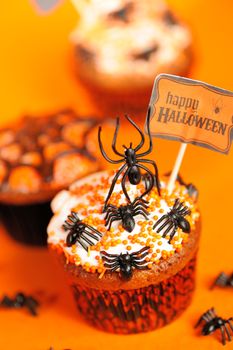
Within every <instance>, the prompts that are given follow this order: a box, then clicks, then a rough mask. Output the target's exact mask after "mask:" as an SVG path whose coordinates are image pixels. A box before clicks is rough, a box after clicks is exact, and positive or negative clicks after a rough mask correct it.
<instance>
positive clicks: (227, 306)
mask: <svg viewBox="0 0 233 350" xmlns="http://www.w3.org/2000/svg"><path fill="white" fill-rule="evenodd" d="M169 2H170V3H171V4H172V5H173V6H174V9H176V11H177V12H178V13H179V14H180V15H181V16H182V17H183V18H184V19H185V20H186V21H187V22H188V23H189V24H190V26H191V27H192V29H193V33H194V37H195V40H196V49H195V56H196V63H195V65H194V68H193V74H192V77H193V78H196V79H200V80H203V81H206V82H208V83H210V84H213V85H217V86H220V87H223V88H226V89H229V90H233V81H232V62H233V46H232V36H233V27H232V11H233V5H232V4H231V5H230V3H231V2H230V1H229V0H222V1H221V2H219V1H217V0H206V1H202V0H190V1H183V0H179V1H178V0H170V1H169ZM0 13H1V20H0V32H1V55H0V77H1V83H0V95H1V115H0V122H1V125H3V124H4V123H6V122H8V121H9V120H13V119H14V118H16V117H17V116H19V115H20V114H21V113H24V112H30V113H33V112H35V113H38V112H43V111H46V112H47V111H48V110H54V109H57V108H63V107H65V106H74V107H76V108H77V109H78V110H80V111H81V112H83V113H88V112H90V111H94V110H95V108H94V106H92V105H91V103H90V100H89V98H88V95H87V94H86V92H85V91H84V90H83V88H81V87H80V86H78V85H77V83H76V81H75V79H74V77H73V76H72V73H71V70H70V69H69V60H68V46H69V45H68V42H67V37H68V34H69V32H70V31H71V30H72V28H73V27H74V26H75V23H76V14H75V12H74V10H73V9H72V6H71V4H70V3H69V2H68V1H67V2H66V3H65V4H64V5H62V6H61V7H59V8H58V9H57V10H56V12H54V13H53V14H51V15H50V16H43V17H39V16H37V15H36V14H35V13H34V12H33V9H32V8H31V7H30V5H29V3H28V1H26V0H24V1H13V2H10V1H1V12H0ZM154 145H155V152H154V158H155V159H156V161H157V163H158V165H159V168H160V171H161V173H163V172H166V171H169V170H170V169H171V167H172V165H173V162H174V159H175V156H176V154H177V150H178V148H179V144H178V143H176V142H168V141H164V140H157V139H156V140H155V142H154ZM232 159H233V152H231V153H230V155H229V156H224V155H221V154H218V153H215V152H211V151H208V150H206V149H204V148H198V147H194V146H191V145H190V146H188V150H187V154H186V156H185V159H184V163H183V165H182V174H183V176H184V178H185V179H186V180H187V181H192V182H193V183H195V184H196V185H197V186H198V188H199V190H200V200H199V203H200V209H201V212H202V216H203V232H202V239H201V247H200V254H199V263H198V278H197V290H196V294H195V297H194V300H193V303H192V306H191V307H190V308H189V309H188V310H187V311H186V312H185V313H184V314H183V315H182V317H181V318H180V319H179V320H178V321H176V322H174V323H173V324H171V325H169V326H167V327H165V328H163V329H161V330H158V331H155V332H151V333H148V334H141V335H133V336H119V335H118V336H117V335H111V334H105V333H102V332H100V331H97V330H95V329H93V328H92V327H90V326H89V325H87V324H86V323H85V322H83V321H82V319H81V318H80V317H79V315H78V312H77V311H76V308H75V304H74V302H73V299H72V296H71V293H70V291H69V289H68V288H67V286H66V283H65V279H64V275H63V273H62V270H61V269H60V270H59V269H56V268H55V267H56V266H54V264H53V262H52V261H51V258H50V256H49V254H48V252H47V251H46V250H43V249H29V248H25V247H23V246H21V245H18V244H16V243H14V242H13V241H12V240H11V239H10V238H9V237H8V236H7V234H6V233H5V232H4V230H3V229H1V232H0V249H1V250H0V294H2V293H5V292H7V293H14V292H16V291H17V290H23V291H25V292H30V293H31V292H32V293H33V292H35V291H39V290H42V291H44V292H45V301H44V303H43V305H42V307H41V308H40V316H39V317H38V318H35V319H34V318H32V317H31V316H29V315H28V314H27V313H26V312H25V313H24V312H23V311H17V310H16V311H14V310H12V311H11V310H7V311H5V310H0V349H1V350H2V349H4V350H13V349H22V350H47V349H49V347H50V346H53V347H54V349H55V350H61V349H64V348H66V349H68V348H69V349H72V350H78V349H83V350H91V349H95V350H102V349H108V348H111V349H113V350H124V349H131V348H132V349H135V348H137V349H140V350H141V349H156V350H161V349H173V348H175V349H185V350H186V349H189V350H191V349H195V350H196V349H205V350H206V349H207V350H212V349H222V345H221V344H220V343H219V342H218V340H216V338H215V336H214V335H213V336H209V337H200V336H197V334H196V332H195V331H194V329H193V324H194V323H195V321H196V319H197V318H198V317H199V315H200V314H201V313H202V312H204V311H206V310H207V309H208V308H209V307H211V306H212V305H214V306H215V307H216V309H217V311H218V312H219V314H220V315H222V316H225V317H230V316H233V304H232V290H219V289H216V290H214V291H212V292H210V291H209V290H208V285H209V284H210V283H211V281H212V279H213V278H214V277H215V275H216V274H217V273H218V272H220V271H221V270H224V271H226V272H231V271H232V243H233V239H232V232H231V229H232V196H233V188H232ZM54 295H57V296H58V297H57V298H51V297H53V296H54ZM49 299H52V300H50V301H49ZM226 348H227V349H232V348H233V342H232V343H228V344H227V347H226Z"/></svg>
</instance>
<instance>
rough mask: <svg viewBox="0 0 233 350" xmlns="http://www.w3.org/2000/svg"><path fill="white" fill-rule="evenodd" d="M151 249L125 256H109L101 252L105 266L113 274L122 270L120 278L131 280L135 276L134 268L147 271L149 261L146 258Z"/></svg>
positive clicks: (143, 249) (146, 248)
mask: <svg viewBox="0 0 233 350" xmlns="http://www.w3.org/2000/svg"><path fill="white" fill-rule="evenodd" d="M149 249H150V247H144V248H142V249H140V250H139V251H137V252H134V253H131V254H129V253H128V252H127V253H125V254H123V253H121V254H119V255H117V254H109V253H107V252H105V251H102V252H100V253H101V255H102V260H103V261H104V266H105V267H106V268H107V269H109V270H110V271H111V272H114V271H116V270H120V276H121V278H122V279H125V280H129V279H131V278H132V276H133V267H134V268H135V269H138V270H145V269H147V261H145V259H144V258H145V257H146V256H147V254H148V251H149Z"/></svg>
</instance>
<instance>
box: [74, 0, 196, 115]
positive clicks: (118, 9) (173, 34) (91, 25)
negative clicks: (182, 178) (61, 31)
mask: <svg viewBox="0 0 233 350" xmlns="http://www.w3.org/2000/svg"><path fill="white" fill-rule="evenodd" d="M78 6H79V7H80V11H79V12H80V18H79V22H78V24H77V27H76V29H75V30H74V31H73V33H72V35H71V40H72V43H73V45H74V52H75V53H74V57H75V67H76V68H75V69H76V72H77V76H78V77H79V79H81V80H82V81H83V82H84V83H85V84H86V85H87V86H88V88H89V89H90V91H91V92H92V95H93V96H94V97H97V99H96V101H98V103H101V107H103V108H104V110H107V111H108V112H109V113H111V112H112V110H113V107H114V113H116V111H118V110H119V111H122V110H123V111H125V112H127V113H129V112H131V111H133V112H141V111H142V112H145V108H146V105H147V103H148V100H149V97H150V92H151V88H152V85H153V78H154V77H155V76H156V75H158V74H160V73H170V74H175V75H185V74H186V73H187V71H188V69H189V67H190V63H191V56H192V55H191V44H192V38H191V34H190V31H189V29H188V28H187V26H186V25H184V24H183V23H182V22H181V21H180V20H179V19H178V18H177V16H175V15H174V14H173V13H172V12H171V10H170V9H169V7H168V6H167V5H166V4H165V3H164V2H163V1H161V0H156V1H154V0H146V1H139V0H124V1H123V0H108V1H102V0H101V1H100V0H91V1H85V0H82V1H79V3H78ZM135 102H136V103H135Z"/></svg>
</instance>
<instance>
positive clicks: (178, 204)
mask: <svg viewBox="0 0 233 350" xmlns="http://www.w3.org/2000/svg"><path fill="white" fill-rule="evenodd" d="M181 208H182V203H181V202H180V200H179V199H178V198H176V200H175V203H174V205H173V209H175V210H179V209H181Z"/></svg>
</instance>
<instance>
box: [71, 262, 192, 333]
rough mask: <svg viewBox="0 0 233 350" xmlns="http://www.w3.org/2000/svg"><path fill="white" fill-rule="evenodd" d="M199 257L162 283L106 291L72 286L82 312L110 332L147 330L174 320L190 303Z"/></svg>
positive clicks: (88, 318)
mask: <svg viewBox="0 0 233 350" xmlns="http://www.w3.org/2000/svg"><path fill="white" fill-rule="evenodd" d="M195 266H196V258H195V257H194V258H193V259H192V260H190V261H189V262H188V264H187V265H186V266H185V267H184V268H183V269H182V270H181V271H179V272H178V273H177V274H176V275H174V276H172V277H170V278H168V279H166V280H164V281H162V282H161V283H159V284H155V285H150V286H147V287H144V288H138V289H133V290H119V291H107V290H103V291H102V290H97V289H91V288H86V287H82V286H80V285H74V284H73V285H72V288H73V291H74V295H75V299H76V301H77V306H78V309H79V311H80V313H81V314H82V315H83V316H84V317H85V319H86V320H87V321H88V322H89V323H91V324H92V325H93V326H95V327H97V328H99V329H102V330H104V331H107V332H113V333H119V334H130V333H139V332H147V331H151V330H154V329H156V328H159V327H163V326H165V325H166V324H168V323H170V322H172V321H173V320H174V319H175V318H177V317H178V316H179V315H180V314H181V313H182V312H183V311H184V310H185V309H186V308H187V307H188V305H189V304H190V302H191V299H192V295H193V292H194V288H195Z"/></svg>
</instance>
